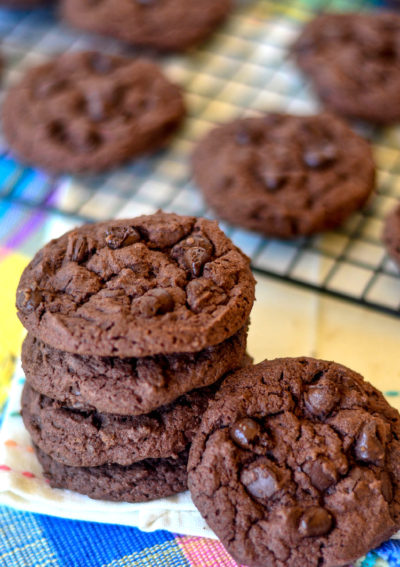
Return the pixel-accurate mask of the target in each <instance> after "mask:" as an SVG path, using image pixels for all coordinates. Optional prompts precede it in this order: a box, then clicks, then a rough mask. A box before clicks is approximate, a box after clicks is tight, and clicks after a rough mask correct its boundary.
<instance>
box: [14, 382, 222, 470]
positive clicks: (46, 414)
mask: <svg viewBox="0 0 400 567" xmlns="http://www.w3.org/2000/svg"><path fill="white" fill-rule="evenodd" d="M216 389H217V386H216V385H215V384H214V385H212V386H209V387H208V388H200V389H198V390H193V391H192V392H189V393H188V394H185V395H184V396H181V397H180V398H178V399H177V400H175V401H174V402H173V403H172V404H169V405H167V406H162V407H161V408H158V409H157V410H155V411H153V412H151V413H147V414H145V415H138V416H119V415H114V414H108V413H99V412H96V411H89V412H88V411H78V410H73V409H70V408H68V407H66V406H63V405H62V404H60V402H57V401H56V400H52V399H51V398H48V397H46V396H43V395H42V394H39V392H36V390H34V389H33V388H32V387H31V386H30V385H29V384H28V383H26V384H25V386H24V390H23V393H22V400H21V404H22V410H21V415H22V418H23V420H24V425H25V427H26V429H27V430H28V432H29V433H30V435H31V437H32V440H33V442H34V444H35V445H37V446H38V447H40V449H42V451H44V452H45V453H46V454H47V455H49V456H50V457H51V458H52V459H54V460H56V461H58V462H60V463H63V464H65V465H70V466H73V467H96V466H100V465H104V464H106V463H115V464H118V465H123V466H128V465H131V464H133V463H136V462H138V461H142V460H144V459H165V458H167V457H171V456H175V457H176V456H177V455H178V453H181V452H182V451H184V450H185V449H186V447H187V446H188V445H189V444H190V443H191V442H192V439H193V437H194V435H195V433H196V431H197V429H198V427H199V425H200V420H201V416H202V415H203V413H204V411H205V410H206V408H207V405H208V402H209V400H210V399H211V398H212V397H213V395H214V394H215V390H216Z"/></svg>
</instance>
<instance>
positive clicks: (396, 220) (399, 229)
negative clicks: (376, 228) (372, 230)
mask: <svg viewBox="0 0 400 567" xmlns="http://www.w3.org/2000/svg"><path fill="white" fill-rule="evenodd" d="M383 240H384V243H385V245H386V248H387V251H388V252H389V254H390V256H391V257H392V258H393V260H394V261H395V262H396V264H398V265H399V266H400V205H398V206H397V207H396V208H395V209H394V211H392V212H391V213H390V215H389V216H388V217H387V219H386V222H385V227H384V231H383Z"/></svg>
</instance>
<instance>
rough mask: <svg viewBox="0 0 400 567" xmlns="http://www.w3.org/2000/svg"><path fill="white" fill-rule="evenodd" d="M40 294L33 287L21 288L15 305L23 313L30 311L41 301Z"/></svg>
mask: <svg viewBox="0 0 400 567" xmlns="http://www.w3.org/2000/svg"><path fill="white" fill-rule="evenodd" d="M42 300H43V297H42V294H41V293H40V292H39V291H38V290H34V289H30V288H29V289H22V290H20V291H19V292H18V294H17V301H16V303H17V307H18V309H19V310H20V311H22V312H23V313H32V312H33V311H35V309H37V308H38V307H39V305H40V303H41V302H42Z"/></svg>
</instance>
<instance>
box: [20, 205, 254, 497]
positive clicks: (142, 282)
mask: <svg viewBox="0 0 400 567" xmlns="http://www.w3.org/2000/svg"><path fill="white" fill-rule="evenodd" d="M253 301H254V278H253V276H252V273H251V270H250V267H249V261H248V258H246V257H245V256H244V255H243V254H242V253H241V252H240V250H238V249H237V248H236V247H235V246H234V245H233V244H232V242H231V241H230V240H229V239H228V238H227V237H226V236H225V235H224V234H223V232H221V231H220V230H219V228H218V226H217V224H216V223H215V222H213V221H209V220H205V219H196V218H193V217H184V216H178V215H175V214H167V213H163V212H157V213H155V214H154V215H148V216H142V217H137V218H134V219H130V220H116V221H110V222H102V223H97V224H93V225H85V226H82V227H80V228H78V229H76V230H73V231H71V232H68V233H66V234H65V235H63V236H61V237H60V238H58V239H56V240H52V241H51V242H49V243H48V244H47V245H46V246H45V247H44V248H43V249H42V250H40V251H39V252H38V253H37V254H36V256H35V257H34V258H33V260H32V261H31V263H30V264H29V265H28V266H27V268H26V269H25V271H24V273H23V275H22V277H21V280H20V283H19V287H18V290H17V308H18V315H19V318H20V319H21V321H22V323H23V325H24V326H25V327H26V328H27V329H28V331H29V332H28V335H27V337H26V340H25V343H24V346H23V351H22V363H23V367H24V371H25V374H26V378H27V383H26V385H25V388H24V392H23V396H22V416H23V419H24V423H25V426H26V427H27V429H28V431H29V433H30V434H31V437H32V440H33V443H34V446H35V451H36V454H37V456H38V458H39V460H40V462H41V464H42V466H43V469H44V474H45V475H46V477H47V478H48V479H49V480H50V484H51V486H53V487H62V488H69V489H72V490H76V491H78V492H81V493H84V494H88V495H89V496H91V497H94V498H102V499H108V500H124V501H130V502H138V501H145V500H149V499H152V498H157V497H161V496H167V495H169V494H174V493H177V492H180V491H183V490H185V489H186V481H187V474H186V466H187V456H188V449H189V446H190V443H191V441H192V438H193V437H194V435H195V433H196V430H197V428H198V426H199V423H200V419H201V415H202V414H203V413H204V411H205V410H206V408H207V405H208V400H209V398H210V397H211V396H212V395H213V393H214V391H215V390H216V388H217V386H218V383H219V380H220V378H222V376H223V375H224V374H225V373H227V372H229V371H231V370H233V369H236V368H238V367H240V366H241V365H242V364H244V361H245V351H246V339H247V326H248V319H249V314H250V311H251V308H252V305H253Z"/></svg>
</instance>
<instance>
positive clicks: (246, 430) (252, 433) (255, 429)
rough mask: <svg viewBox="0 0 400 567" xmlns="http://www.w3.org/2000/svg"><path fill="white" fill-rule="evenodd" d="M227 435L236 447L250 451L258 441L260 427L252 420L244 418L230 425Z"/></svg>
mask: <svg viewBox="0 0 400 567" xmlns="http://www.w3.org/2000/svg"><path fill="white" fill-rule="evenodd" d="M229 433H230V435H231V438H232V439H233V441H234V442H235V443H236V445H239V447H242V449H251V448H252V446H253V445H254V444H255V443H256V442H257V441H258V440H259V439H260V436H261V427H260V425H259V424H258V423H257V422H256V421H254V419H250V418H249V417H244V418H243V419H240V420H239V421H236V423H234V424H233V425H231V427H230V430H229Z"/></svg>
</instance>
